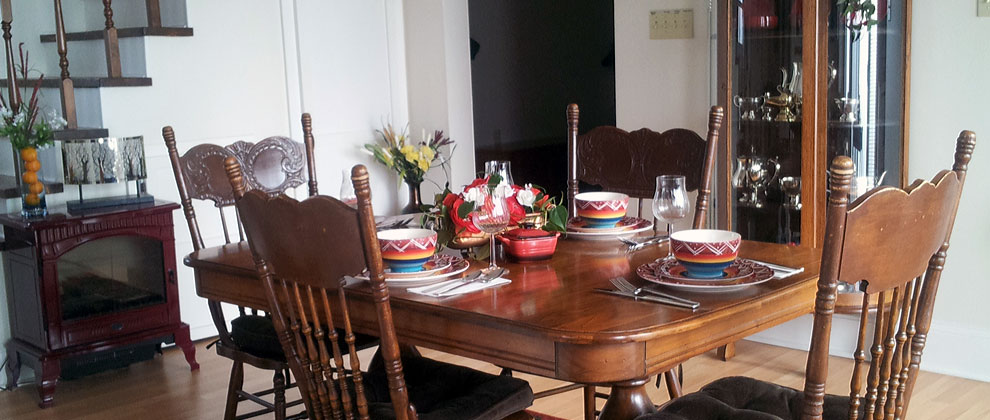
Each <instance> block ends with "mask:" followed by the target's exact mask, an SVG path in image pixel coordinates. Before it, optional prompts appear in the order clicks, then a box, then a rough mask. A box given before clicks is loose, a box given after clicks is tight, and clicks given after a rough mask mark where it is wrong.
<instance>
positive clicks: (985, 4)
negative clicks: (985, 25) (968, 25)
mask: <svg viewBox="0 0 990 420" xmlns="http://www.w3.org/2000/svg"><path fill="white" fill-rule="evenodd" d="M976 16H978V17H990V0H976Z"/></svg>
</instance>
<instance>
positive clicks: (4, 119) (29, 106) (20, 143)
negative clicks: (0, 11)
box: [0, 43, 65, 207]
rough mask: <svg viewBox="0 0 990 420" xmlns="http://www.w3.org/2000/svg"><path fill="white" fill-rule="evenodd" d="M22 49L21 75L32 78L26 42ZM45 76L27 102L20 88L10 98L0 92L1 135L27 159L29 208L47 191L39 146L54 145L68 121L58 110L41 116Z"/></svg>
mask: <svg viewBox="0 0 990 420" xmlns="http://www.w3.org/2000/svg"><path fill="white" fill-rule="evenodd" d="M18 52H19V54H20V64H19V65H16V66H15V67H16V68H17V70H18V71H19V72H20V77H21V78H22V79H24V80H28V77H29V76H30V74H31V70H30V67H28V59H29V54H28V53H27V52H25V51H24V43H21V44H20V45H19V46H18ZM44 77H45V76H44V74H41V75H39V76H38V79H37V80H35V81H34V84H33V87H32V89H31V98H30V99H29V100H28V101H27V102H24V101H23V97H22V94H21V92H20V90H19V89H15V90H14V91H12V92H11V95H10V97H9V98H4V97H3V96H2V95H0V136H4V137H7V138H9V139H10V144H11V145H12V146H13V147H14V149H16V150H18V151H19V152H20V153H19V154H20V157H21V160H23V161H24V173H23V174H21V180H22V181H24V185H26V186H27V189H28V193H27V195H25V196H24V197H23V200H24V204H25V205H26V206H29V207H34V206H40V205H42V193H43V192H44V184H42V183H41V181H40V180H39V179H38V171H39V170H41V162H40V161H38V151H37V149H40V148H43V147H48V146H51V145H52V144H54V143H55V131H56V130H58V129H60V128H62V127H64V126H65V120H63V119H62V118H60V117H58V116H56V115H55V113H54V112H52V113H49V115H48V116H47V117H45V116H42V115H41V109H40V108H39V107H38V100H39V99H40V97H39V90H40V89H41V80H42V79H43V78H44ZM25 93H27V92H26V91H25ZM25 96H26V95H25Z"/></svg>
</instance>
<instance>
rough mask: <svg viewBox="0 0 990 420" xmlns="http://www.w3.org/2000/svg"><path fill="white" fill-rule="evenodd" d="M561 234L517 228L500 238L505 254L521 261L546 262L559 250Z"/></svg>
mask: <svg viewBox="0 0 990 420" xmlns="http://www.w3.org/2000/svg"><path fill="white" fill-rule="evenodd" d="M559 237H560V232H547V231H545V230H542V229H526V228H516V229H512V230H510V231H508V232H505V233H503V234H501V235H499V236H498V240H499V241H501V242H502V245H504V246H505V253H507V254H509V255H511V256H512V257H513V258H515V259H517V260H519V261H538V260H546V259H549V258H550V257H552V256H553V253H554V251H556V250H557V238H559Z"/></svg>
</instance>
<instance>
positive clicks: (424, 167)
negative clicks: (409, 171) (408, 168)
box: [419, 160, 430, 172]
mask: <svg viewBox="0 0 990 420" xmlns="http://www.w3.org/2000/svg"><path fill="white" fill-rule="evenodd" d="M419 169H422V170H423V172H427V171H429V170H430V161H428V160H420V161H419Z"/></svg>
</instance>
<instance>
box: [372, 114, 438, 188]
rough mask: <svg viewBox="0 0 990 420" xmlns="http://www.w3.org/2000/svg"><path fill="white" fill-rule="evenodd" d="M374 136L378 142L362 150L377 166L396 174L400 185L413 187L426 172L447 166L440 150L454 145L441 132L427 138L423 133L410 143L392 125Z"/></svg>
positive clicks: (405, 136) (421, 180) (406, 135)
mask: <svg viewBox="0 0 990 420" xmlns="http://www.w3.org/2000/svg"><path fill="white" fill-rule="evenodd" d="M378 134H379V135H380V137H381V138H380V141H379V142H377V143H371V144H366V145H364V148H365V149H366V150H368V151H369V152H371V154H372V155H373V156H374V157H375V160H377V161H378V162H379V163H381V164H382V165H385V166H386V167H388V168H389V169H391V170H393V171H395V172H396V173H397V174H399V178H401V179H402V180H403V181H405V182H408V183H410V184H415V185H419V184H421V183H423V180H424V177H425V176H426V172H428V171H429V170H430V168H432V167H435V166H438V165H439V166H445V165H446V164H447V163H448V162H449V160H448V159H447V158H446V157H445V156H444V155H443V153H442V151H441V149H440V148H441V147H443V146H450V145H452V144H454V141H453V140H451V139H450V138H449V137H444V135H443V131H441V130H436V131H434V132H433V135H432V136H429V137H427V135H426V131H425V130H424V131H423V134H422V136H421V138H420V141H418V142H417V141H413V140H412V139H410V138H409V135H408V134H407V133H406V130H405V129H403V130H402V131H401V132H400V131H398V130H396V129H395V128H393V127H392V124H387V125H385V127H383V128H382V129H381V130H378ZM451 152H453V151H451ZM435 163H436V164H435Z"/></svg>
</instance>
